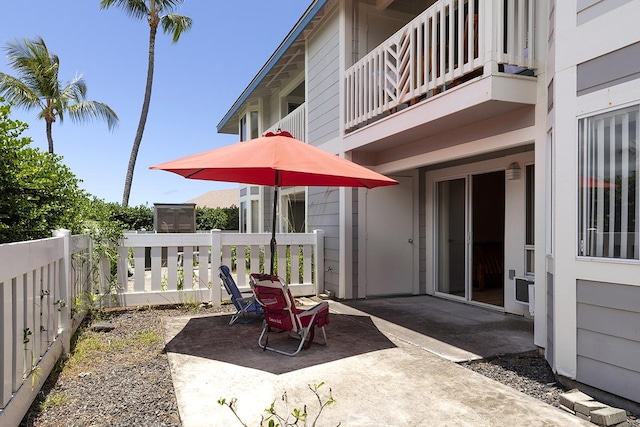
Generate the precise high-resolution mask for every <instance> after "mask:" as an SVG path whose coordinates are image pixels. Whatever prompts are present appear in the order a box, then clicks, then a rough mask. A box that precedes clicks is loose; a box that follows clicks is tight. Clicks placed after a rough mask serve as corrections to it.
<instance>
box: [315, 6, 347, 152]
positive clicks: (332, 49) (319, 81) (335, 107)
mask: <svg viewBox="0 0 640 427" xmlns="http://www.w3.org/2000/svg"><path fill="white" fill-rule="evenodd" d="M339 35H340V31H339V20H338V17H337V15H333V17H331V18H329V20H328V21H327V23H326V24H325V25H324V26H323V27H322V28H321V29H320V30H319V31H318V33H316V34H314V36H313V37H312V38H311V39H310V41H309V61H308V76H309V77H308V81H307V88H308V89H307V91H308V98H307V117H308V135H309V142H310V143H312V144H313V145H319V144H322V143H324V142H326V141H329V140H331V139H333V138H335V137H337V136H338V133H339V130H340V123H339V120H340V86H339V77H340V68H339V64H340V39H339Z"/></svg>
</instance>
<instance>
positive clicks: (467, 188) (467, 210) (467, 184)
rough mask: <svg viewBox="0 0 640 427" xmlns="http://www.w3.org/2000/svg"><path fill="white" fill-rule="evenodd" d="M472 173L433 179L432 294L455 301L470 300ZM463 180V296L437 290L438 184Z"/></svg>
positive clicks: (438, 273)
mask: <svg viewBox="0 0 640 427" xmlns="http://www.w3.org/2000/svg"><path fill="white" fill-rule="evenodd" d="M471 178H472V174H464V175H455V176H448V177H446V178H443V179H437V180H435V181H434V183H433V185H434V190H433V191H434V193H433V194H434V201H435V203H434V205H433V219H434V221H433V226H434V229H433V243H434V246H433V247H434V251H433V266H434V271H433V280H434V294H435V295H436V296H438V297H442V298H450V299H453V300H456V301H466V302H468V301H471V296H472V295H471V273H472V272H471V269H470V268H469V266H470V265H471V260H470V256H471V252H470V249H471V248H470V246H471V243H470V242H471V232H472V230H471V224H472V222H471V219H472V218H471V202H472V201H471V200H470V198H471V182H472V179H471ZM460 179H463V180H464V296H458V295H454V294H451V293H448V292H444V291H441V290H439V289H438V288H439V283H438V282H439V277H440V271H439V258H438V254H439V243H440V240H439V238H440V231H439V228H440V227H439V220H440V204H439V203H438V198H439V189H438V187H439V184H441V183H443V182H450V181H456V180H460Z"/></svg>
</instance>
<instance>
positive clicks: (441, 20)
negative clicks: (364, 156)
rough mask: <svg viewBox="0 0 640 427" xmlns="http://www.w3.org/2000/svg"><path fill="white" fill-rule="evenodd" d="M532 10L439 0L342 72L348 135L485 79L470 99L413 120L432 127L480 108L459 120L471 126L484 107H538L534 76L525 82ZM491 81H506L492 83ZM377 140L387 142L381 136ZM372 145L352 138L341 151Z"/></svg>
mask: <svg viewBox="0 0 640 427" xmlns="http://www.w3.org/2000/svg"><path fill="white" fill-rule="evenodd" d="M535 4H536V3H535V2H534V1H531V0H441V1H438V2H436V3H435V4H433V5H432V6H430V7H429V8H428V9H427V10H425V11H424V12H423V13H421V14H420V15H419V16H417V17H416V18H415V19H414V20H413V21H411V22H409V23H408V24H407V25H405V26H404V27H403V28H401V29H400V30H399V31H397V32H396V33H395V34H393V35H392V36H391V37H390V38H388V39H387V40H385V41H384V42H383V43H382V44H380V45H379V46H378V47H376V48H375V49H374V50H372V51H371V52H369V53H368V54H367V55H366V56H364V57H363V58H362V59H361V60H359V61H358V62H357V63H355V64H354V65H353V66H352V67H351V68H349V69H348V70H347V71H346V75H345V82H344V83H345V106H346V107H345V131H346V133H347V134H349V133H351V132H354V131H355V130H357V129H360V128H363V127H365V126H367V125H369V124H371V123H374V122H376V121H379V120H381V119H383V118H385V117H388V116H390V115H391V116H392V115H394V114H395V113H397V112H399V111H402V110H403V109H405V108H407V107H412V106H414V105H416V104H420V103H422V101H425V100H430V99H431V98H434V99H435V98H442V97H444V96H445V94H447V92H449V91H450V90H452V89H454V88H455V89H457V88H458V87H459V86H465V85H466V86H469V85H471V83H470V82H480V81H482V80H485V81H484V82H483V84H482V85H479V86H478V87H477V88H476V90H475V91H474V93H467V94H466V95H465V96H459V99H456V105H455V106H453V107H452V106H451V105H449V106H448V108H447V109H446V110H443V111H446V112H442V113H436V112H434V111H432V112H431V115H430V116H429V115H425V114H420V118H419V119H418V120H421V121H422V122H423V123H424V122H425V120H432V121H437V120H438V119H440V118H444V117H445V116H449V118H450V117H451V115H453V114H456V113H458V112H460V111H463V110H465V109H468V108H474V107H480V108H475V111H474V112H473V113H471V112H470V113H471V114H468V117H466V118H463V121H471V120H473V119H474V117H476V118H477V116H476V115H475V113H478V112H480V113H482V111H481V109H485V108H484V107H486V105H484V106H483V105H482V104H484V103H487V102H491V101H503V102H507V103H510V104H511V106H507V104H503V105H502V106H499V108H498V110H496V113H498V112H504V110H505V107H506V108H507V109H508V108H517V105H520V106H522V105H523V104H530V105H532V104H535V86H536V81H535V77H523V76H533V75H534V70H535V69H536V68H537V67H538V63H537V60H536V56H535V52H536V49H535V46H534V41H535V40H536V39H535V34H534V29H535V25H534V16H535V12H536V11H535ZM494 77H495V78H497V79H503V80H502V81H501V82H497V81H496V80H494V79H493V78H494ZM514 77H517V78H516V79H514ZM496 83H497V85H496ZM469 95H474V96H471V97H469ZM474 99H476V101H474ZM485 110H486V109H485ZM438 114H440V115H438ZM484 114H487V112H486V111H485V112H484ZM489 114H491V113H489ZM458 123H459V122H458ZM409 126H411V125H409ZM416 126H418V124H416ZM396 129H397V126H396ZM440 130H442V129H440ZM378 135H379V137H378V138H384V132H383V133H382V134H380V133H378ZM371 140H372V139H371V138H370V137H367V138H364V139H362V138H355V139H354V140H353V141H351V142H350V143H348V144H347V145H350V146H348V147H345V148H347V149H354V148H357V147H358V146H361V145H363V144H364V143H365V142H366V141H371ZM374 140H375V139H374Z"/></svg>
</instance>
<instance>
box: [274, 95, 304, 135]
mask: <svg viewBox="0 0 640 427" xmlns="http://www.w3.org/2000/svg"><path fill="white" fill-rule="evenodd" d="M306 123H307V103H306V102H305V103H303V104H302V105H300V106H299V107H298V108H296V109H295V110H293V111H292V112H291V113H289V114H287V115H286V116H284V117H283V118H281V119H280V120H278V122H277V123H276V124H274V125H273V126H271V127H270V128H269V129H267V130H265V132H264V133H267V132H276V131H278V130H283V131H284V130H286V131H287V132H289V133H290V134H291V135H293V137H294V138H296V139H298V140H300V141H304V140H305V139H306V137H307V127H306Z"/></svg>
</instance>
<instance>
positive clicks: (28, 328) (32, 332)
mask: <svg viewBox="0 0 640 427" xmlns="http://www.w3.org/2000/svg"><path fill="white" fill-rule="evenodd" d="M276 238H277V242H278V244H277V247H276V253H277V274H278V275H279V276H281V277H283V278H285V279H286V280H287V281H288V282H289V283H290V284H291V290H292V292H293V293H294V295H296V296H300V295H315V294H317V293H319V292H320V291H321V289H320V286H321V284H322V283H323V281H324V277H323V271H324V264H323V256H322V254H323V253H324V233H323V231H322V230H317V231H315V232H314V233H307V234H278V235H277V236H276ZM270 239H271V235H270V234H238V233H222V232H221V231H220V230H212V231H211V232H206V233H191V234H187V233H158V234H155V233H153V234H150V233H145V234H143V233H135V232H130V233H125V236H124V239H123V240H122V242H121V245H120V246H119V247H118V253H119V259H118V261H117V267H118V268H117V275H118V276H117V279H118V280H117V286H116V287H114V286H109V285H108V283H110V278H109V277H108V276H109V262H108V261H107V262H104V261H105V260H99V262H98V260H93V259H92V257H91V255H92V242H91V239H90V238H89V237H88V236H72V235H71V233H70V232H69V231H68V230H57V231H55V232H54V237H51V238H48V239H42V240H34V241H29V242H17V243H7V244H0V267H1V268H0V308H1V309H2V316H1V317H0V426H17V425H18V424H19V423H20V421H21V420H22V418H23V417H24V415H25V414H26V413H27V411H28V410H29V407H30V406H31V403H32V402H33V401H34V400H35V398H36V396H37V394H38V392H39V391H40V388H41V387H42V384H43V383H44V381H45V380H46V379H47V377H48V376H49V374H50V373H51V371H52V369H53V367H54V366H55V363H56V361H57V360H58V359H59V358H60V357H61V356H62V355H63V354H66V353H68V352H69V350H70V343H71V337H72V336H73V334H74V333H75V331H76V329H77V328H78V326H79V325H80V323H81V322H82V320H83V319H84V316H85V314H86V313H87V309H88V308H89V307H90V306H91V305H92V304H93V303H94V301H98V300H100V301H102V303H103V304H105V305H110V306H119V307H133V306H139V305H163V304H180V303H186V302H203V301H206V302H212V303H213V304H215V305H218V304H220V303H221V302H222V300H223V299H228V295H227V294H226V292H225V291H224V288H223V287H222V286H221V283H220V280H219V276H218V267H219V266H220V265H221V264H226V265H228V266H229V267H230V268H231V269H232V271H233V274H234V275H235V277H236V278H237V284H238V287H239V288H240V289H241V290H248V289H249V286H248V279H249V274H250V273H254V272H269V269H270V261H269V260H270V248H269V241H270ZM98 267H101V268H98Z"/></svg>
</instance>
